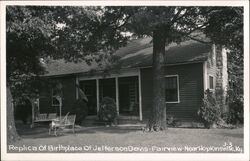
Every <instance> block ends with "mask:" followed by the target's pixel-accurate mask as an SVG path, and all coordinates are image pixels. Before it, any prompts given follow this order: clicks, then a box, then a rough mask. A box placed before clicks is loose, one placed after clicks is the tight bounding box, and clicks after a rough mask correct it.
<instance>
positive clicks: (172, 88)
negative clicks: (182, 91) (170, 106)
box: [165, 75, 179, 103]
mask: <svg viewBox="0 0 250 161" xmlns="http://www.w3.org/2000/svg"><path fill="white" fill-rule="evenodd" d="M165 99H166V102H167V103H178V102H179V79H178V76H177V75H176V76H166V77H165Z"/></svg>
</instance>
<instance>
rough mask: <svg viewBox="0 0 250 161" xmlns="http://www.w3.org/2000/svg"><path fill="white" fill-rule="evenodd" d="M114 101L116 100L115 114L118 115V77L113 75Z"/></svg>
mask: <svg viewBox="0 0 250 161" xmlns="http://www.w3.org/2000/svg"><path fill="white" fill-rule="evenodd" d="M115 101H116V110H117V115H118V116H119V82H118V77H115Z"/></svg>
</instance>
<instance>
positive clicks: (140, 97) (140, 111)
mask: <svg viewBox="0 0 250 161" xmlns="http://www.w3.org/2000/svg"><path fill="white" fill-rule="evenodd" d="M138 81H139V115H140V120H141V121H142V96H141V70H140V69H139V75H138Z"/></svg>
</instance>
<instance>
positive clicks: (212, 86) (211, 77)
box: [209, 76, 214, 89]
mask: <svg viewBox="0 0 250 161" xmlns="http://www.w3.org/2000/svg"><path fill="white" fill-rule="evenodd" d="M209 89H214V77H213V76H209Z"/></svg>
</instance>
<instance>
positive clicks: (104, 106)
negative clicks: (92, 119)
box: [98, 97, 117, 123]
mask: <svg viewBox="0 0 250 161" xmlns="http://www.w3.org/2000/svg"><path fill="white" fill-rule="evenodd" d="M98 117H99V120H101V121H107V122H109V123H112V122H114V120H115V118H116V117H117V111H116V104H115V101H114V99H113V98H110V97H104V98H103V99H102V102H101V103H100V109H99V112H98Z"/></svg>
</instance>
